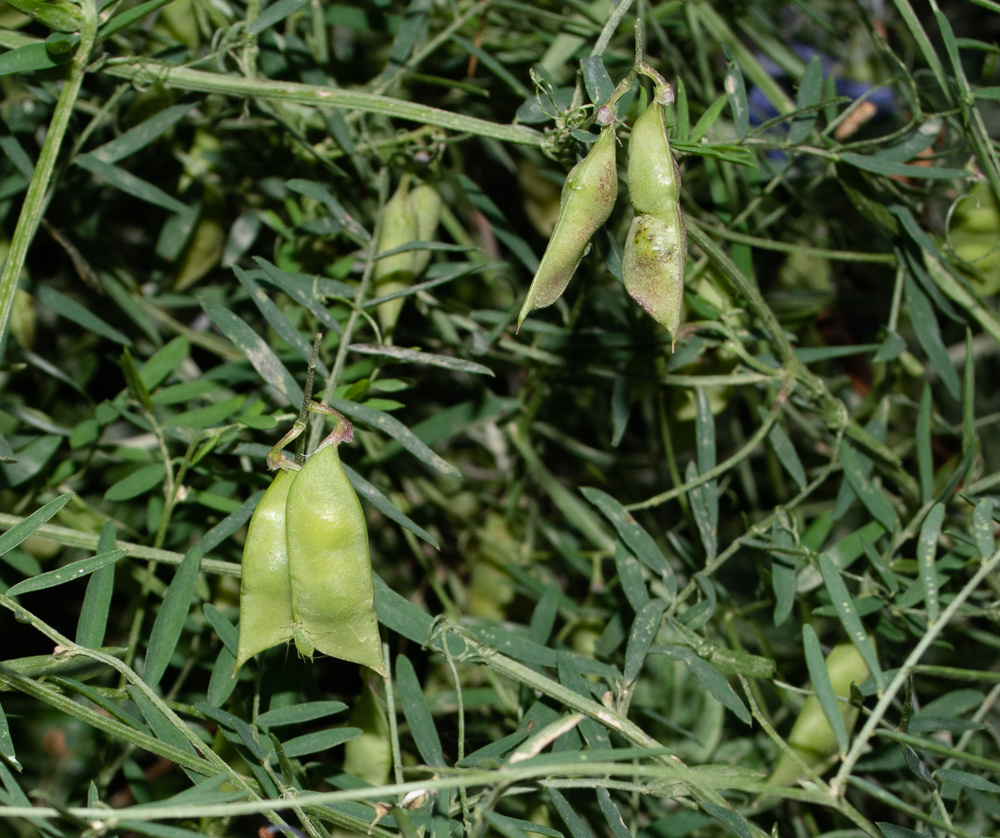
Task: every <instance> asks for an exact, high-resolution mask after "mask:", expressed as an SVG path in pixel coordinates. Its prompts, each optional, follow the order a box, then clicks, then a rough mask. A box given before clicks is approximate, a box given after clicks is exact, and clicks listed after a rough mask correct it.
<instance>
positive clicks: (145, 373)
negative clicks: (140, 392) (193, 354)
mask: <svg viewBox="0 0 1000 838" xmlns="http://www.w3.org/2000/svg"><path fill="white" fill-rule="evenodd" d="M190 350H191V343H190V341H189V340H188V339H187V338H186V337H184V336H183V335H181V336H180V337H176V338H174V339H173V340H171V341H169V342H167V343H165V344H164V345H163V346H161V347H160V348H159V349H157V350H156V352H154V353H153V354H152V355H151V356H150V357H149V358H148V360H147V361H146V363H144V364H143V365H142V368H141V369H140V370H139V378H141V379H142V383H143V384H145V385H146V389H147V390H153V389H154V388H156V387H158V386H159V385H160V384H162V383H163V382H164V381H165V380H166V379H167V378H168V377H169V376H171V375H173V374H174V373H175V372H176V371H177V370H178V368H179V367H180V365H181V364H183V363H184V359H185V358H187V357H188V354H189V352H190Z"/></svg>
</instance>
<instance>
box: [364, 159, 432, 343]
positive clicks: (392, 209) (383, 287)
mask: <svg viewBox="0 0 1000 838" xmlns="http://www.w3.org/2000/svg"><path fill="white" fill-rule="evenodd" d="M440 217H441V195H440V194H439V193H438V191H437V190H436V189H435V188H434V187H433V186H431V185H430V184H429V183H421V184H419V185H418V186H415V187H413V188H412V189H411V188H410V176H409V175H408V174H406V175H403V178H402V180H401V181H400V183H399V187H398V188H397V189H396V191H395V192H394V193H393V195H392V197H391V198H390V199H389V200H388V201H386V204H385V207H384V208H383V213H382V224H381V227H380V231H379V237H378V247H377V248H376V258H377V259H378V261H376V262H375V267H374V269H373V272H372V280H373V281H374V283H375V292H376V293H377V294H378V295H379V296H385V295H387V294H392V293H395V292H397V291H403V290H405V289H406V288H409V287H410V285H411V284H412V283H413V280H414V279H416V278H417V277H418V276H420V274H422V273H423V272H424V270H426V268H427V263H428V262H429V261H430V251H428V250H424V249H419V250H406V251H403V252H402V253H394V254H392V255H391V256H382V257H380V256H379V254H382V253H388V252H389V251H391V250H395V249H396V248H399V247H403V246H405V245H407V244H410V242H414V241H431V240H432V239H433V238H434V234H435V231H436V230H437V226H438V221H439V219H440ZM405 299H406V298H405V297H395V298H394V299H391V300H386V301H385V302H384V303H381V304H379V306H378V308H377V310H376V311H377V314H378V319H379V325H380V326H381V327H382V331H383V333H384V334H386V335H390V334H392V331H393V329H394V328H395V326H396V321H397V320H399V313H400V311H401V310H402V308H403V302H404V300H405Z"/></svg>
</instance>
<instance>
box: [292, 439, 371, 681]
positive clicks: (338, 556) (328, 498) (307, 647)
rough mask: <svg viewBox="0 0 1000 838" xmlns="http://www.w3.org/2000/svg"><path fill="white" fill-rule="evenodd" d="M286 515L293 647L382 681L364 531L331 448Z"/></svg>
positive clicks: (303, 480) (300, 482) (299, 482)
mask: <svg viewBox="0 0 1000 838" xmlns="http://www.w3.org/2000/svg"><path fill="white" fill-rule="evenodd" d="M286 510H287V511H286V526H287V536H288V565H289V570H290V575H291V583H292V617H293V620H294V629H293V639H294V640H295V644H296V646H297V647H298V649H299V651H300V652H302V653H303V654H306V655H311V652H312V650H313V649H316V650H318V651H320V652H322V653H323V654H326V655H330V656H332V657H336V658H341V659H343V660H348V661H353V662H354V663H360V664H363V665H364V666H368V667H370V668H371V669H374V670H375V671H376V672H378V673H380V674H383V675H384V674H385V670H384V668H383V665H382V644H381V640H380V638H379V631H378V622H377V620H376V618H375V584H374V581H373V579H372V564H371V558H370V557H369V553H368V528H367V526H366V525H365V516H364V512H363V511H362V509H361V501H359V500H358V496H357V494H356V493H355V491H354V487H353V486H351V483H350V480H348V478H347V474H346V473H345V472H344V467H343V466H342V465H341V463H340V455H339V454H338V452H337V446H336V445H328V446H327V447H326V448H323V449H321V450H319V451H317V452H316V453H315V454H313V455H312V457H310V458H309V461H308V462H307V463H306V464H305V466H303V468H302V470H301V471H300V472H299V474H298V477H297V478H296V479H295V482H294V483H293V484H292V487H291V490H290V491H289V493H288V503H287V506H286Z"/></svg>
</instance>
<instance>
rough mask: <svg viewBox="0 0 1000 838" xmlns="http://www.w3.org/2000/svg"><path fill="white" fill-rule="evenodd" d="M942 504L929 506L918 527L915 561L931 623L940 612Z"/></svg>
mask: <svg viewBox="0 0 1000 838" xmlns="http://www.w3.org/2000/svg"><path fill="white" fill-rule="evenodd" d="M944 512H945V509H944V504H943V503H936V504H934V506H932V507H931V510H930V512H928V513H927V517H926V518H924V523H923V524H922V525H921V527H920V539H919V540H918V541H917V562H918V564H919V566H920V583H921V584H922V585H923V588H924V606H925V607H926V608H927V621H928V623H933V622H934V621H935V620H937V618H938V615H939V614H940V613H941V606H940V603H939V601H938V583H937V569H936V567H935V564H934V562H935V559H936V558H937V543H938V539H939V538H940V537H941V524H942V523H943V522H944Z"/></svg>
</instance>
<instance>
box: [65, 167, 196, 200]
mask: <svg viewBox="0 0 1000 838" xmlns="http://www.w3.org/2000/svg"><path fill="white" fill-rule="evenodd" d="M73 162H74V163H76V165H77V166H79V167H80V168H81V169H86V170H87V171H88V172H90V173H91V174H93V175H97V177H99V178H101V179H103V180H105V181H107V182H108V183H109V184H110V185H111V186H113V187H114V188H115V189H118V190H119V191H121V192H124V193H125V194H126V195H131V196H132V197H133V198H138V199H139V200H140V201H145V202H146V203H148V204H153V206H157V207H162V208H163V209H165V210H169V211H170V212H176V213H180V214H182V215H183V214H186V213H188V212H190V208H189V207H188V205H187V204H184V203H182V202H180V201H178V200H177V199H176V198H175V197H174V196H173V195H168V194H167V193H166V192H164V191H163V190H162V189H160V187H158V186H154V185H153V184H152V183H150V182H149V181H148V180H143V179H142V178H140V177H136V176H135V175H133V174H132V173H131V172H129V171H127V170H126V169H122V168H121V167H120V166H115V165H113V164H112V163H105V162H104V161H103V160H99V159H98V158H97V157H93V156H91V155H89V154H81V155H80V156H79V157H77V158H76V159H75V160H74V161H73Z"/></svg>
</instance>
